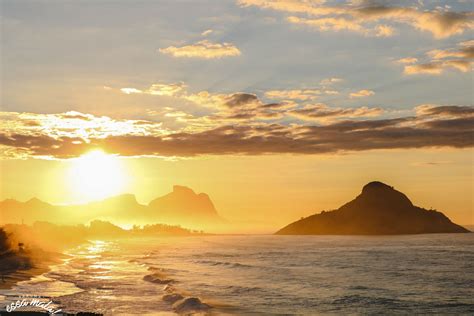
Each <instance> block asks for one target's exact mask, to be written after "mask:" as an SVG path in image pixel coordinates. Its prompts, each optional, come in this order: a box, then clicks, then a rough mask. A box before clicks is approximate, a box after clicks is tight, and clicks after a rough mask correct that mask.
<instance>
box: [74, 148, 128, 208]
mask: <svg viewBox="0 0 474 316" xmlns="http://www.w3.org/2000/svg"><path fill="white" fill-rule="evenodd" d="M68 182H69V184H70V187H71V190H72V193H73V194H74V195H75V196H76V197H77V198H78V199H79V200H81V201H82V202H86V201H92V200H98V199H102V198H105V197H109V196H113V195H116V194H119V193H121V192H123V189H124V188H125V185H126V175H125V170H124V165H123V162H122V161H121V159H119V158H118V157H116V156H113V155H108V154H106V153H104V152H103V151H102V150H94V151H91V152H88V153H87V154H84V155H82V156H81V157H79V158H76V159H74V160H73V162H72V164H71V167H70V168H69V173H68Z"/></svg>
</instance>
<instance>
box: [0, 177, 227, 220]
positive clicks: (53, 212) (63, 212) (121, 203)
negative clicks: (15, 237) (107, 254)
mask: <svg viewBox="0 0 474 316" xmlns="http://www.w3.org/2000/svg"><path fill="white" fill-rule="evenodd" d="M98 218H99V219H110V220H113V221H118V222H120V221H122V222H125V223H167V224H173V225H183V226H186V227H190V228H200V229H201V228H203V227H206V226H208V225H216V224H222V223H224V222H225V221H224V220H223V219H222V218H221V217H220V216H219V215H218V213H217V211H216V208H215V207H214V204H213V203H212V201H211V199H210V198H209V196H208V195H207V194H205V193H199V194H196V193H195V192H194V191H193V190H192V189H190V188H187V187H184V186H179V185H175V186H174V187H173V192H171V193H168V194H166V195H164V196H162V197H159V198H156V199H154V200H153V201H151V202H150V203H149V204H148V205H143V204H140V203H138V202H137V200H136V198H135V196H134V195H133V194H123V195H119V196H115V197H111V198H108V199H105V200H102V201H97V202H91V203H87V204H82V205H68V206H61V205H52V204H48V203H46V202H43V201H41V200H39V199H37V198H33V199H31V200H29V201H27V202H19V201H16V200H12V199H8V200H4V201H2V202H0V224H6V223H22V222H24V223H25V224H31V223H33V222H35V221H48V222H55V223H63V224H65V223H67V224H72V223H84V222H88V221H91V220H93V219H98Z"/></svg>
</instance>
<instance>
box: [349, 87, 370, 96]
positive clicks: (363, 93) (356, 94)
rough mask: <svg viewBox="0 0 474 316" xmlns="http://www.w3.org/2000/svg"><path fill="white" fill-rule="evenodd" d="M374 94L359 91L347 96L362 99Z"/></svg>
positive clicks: (367, 91) (368, 91)
mask: <svg viewBox="0 0 474 316" xmlns="http://www.w3.org/2000/svg"><path fill="white" fill-rule="evenodd" d="M374 94H375V92H374V91H372V90H365V89H364V90H359V91H356V92H351V93H350V94H349V96H350V97H351V98H362V97H370V96H371V95H374Z"/></svg>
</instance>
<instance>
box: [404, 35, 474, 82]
mask: <svg viewBox="0 0 474 316" xmlns="http://www.w3.org/2000/svg"><path fill="white" fill-rule="evenodd" d="M425 55H426V56H427V58H425V61H424V62H421V63H418V64H415V63H416V62H417V61H418V59H416V58H413V62H412V63H411V65H406V66H405V67H404V71H403V72H404V73H405V74H407V75H416V74H429V75H440V74H442V73H443V72H444V71H446V70H448V69H452V70H457V71H460V72H469V71H471V69H472V68H471V66H472V59H474V41H466V42H461V43H459V44H458V47H455V48H448V49H434V50H431V51H428V52H427V53H426V54H425ZM405 59H407V58H405ZM401 60H403V59H401ZM405 64H407V63H405Z"/></svg>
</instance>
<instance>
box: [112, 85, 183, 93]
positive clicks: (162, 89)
mask: <svg viewBox="0 0 474 316" xmlns="http://www.w3.org/2000/svg"><path fill="white" fill-rule="evenodd" d="M185 88H186V85H185V84H184V83H182V82H178V83H169V84H166V83H154V84H152V85H151V86H150V87H149V88H147V89H144V90H143V89H137V88H121V89H120V91H121V92H122V93H125V94H150V95H158V96H176V95H179V94H180V93H182V92H184V91H185ZM107 90H113V88H110V87H108V88H107Z"/></svg>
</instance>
